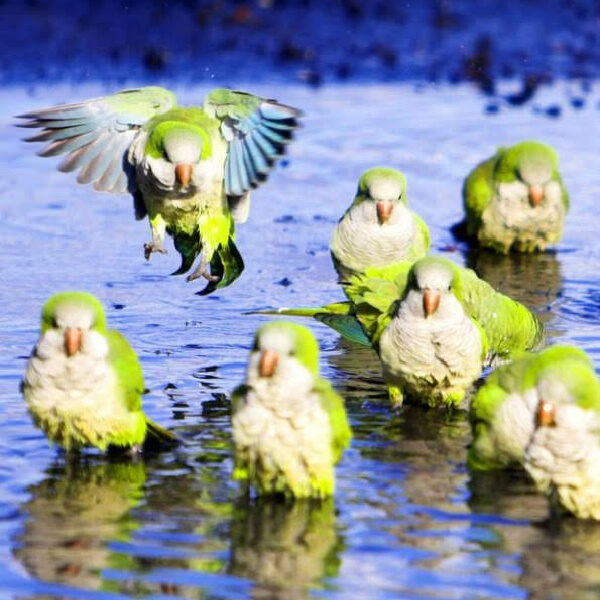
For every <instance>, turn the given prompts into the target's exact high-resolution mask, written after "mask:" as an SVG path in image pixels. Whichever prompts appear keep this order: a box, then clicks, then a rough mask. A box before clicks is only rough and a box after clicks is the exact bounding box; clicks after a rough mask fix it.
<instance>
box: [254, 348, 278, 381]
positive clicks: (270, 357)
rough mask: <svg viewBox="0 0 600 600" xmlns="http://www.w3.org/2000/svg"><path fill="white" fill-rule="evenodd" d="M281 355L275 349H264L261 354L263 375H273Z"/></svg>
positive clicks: (260, 370) (260, 366)
mask: <svg viewBox="0 0 600 600" xmlns="http://www.w3.org/2000/svg"><path fill="white" fill-rule="evenodd" d="M278 360H279V356H278V355H277V352H275V351H273V350H263V352H262V354H261V355H260V364H259V367H258V369H259V372H260V376H261V377H272V375H273V373H275V368H276V367H277V361H278Z"/></svg>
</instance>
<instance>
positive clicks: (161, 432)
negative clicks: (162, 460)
mask: <svg viewBox="0 0 600 600" xmlns="http://www.w3.org/2000/svg"><path fill="white" fill-rule="evenodd" d="M178 444H179V439H178V438H177V436H176V435H175V434H174V433H171V432H170V431H167V430H166V429H164V428H163V427H161V426H160V425H157V424H156V423H153V422H152V421H150V420H147V421H146V439H145V440H144V450H150V451H158V450H164V449H167V448H173V447H175V446H177V445H178Z"/></svg>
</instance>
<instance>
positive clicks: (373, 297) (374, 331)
mask: <svg viewBox="0 0 600 600" xmlns="http://www.w3.org/2000/svg"><path fill="white" fill-rule="evenodd" d="M411 266H412V263H411V262H410V261H402V262H399V263H396V264H394V265H388V266H385V267H370V268H368V269H367V270H366V271H365V272H364V274H360V275H355V276H354V277H352V278H351V280H350V283H349V284H348V285H347V286H346V290H345V291H346V294H347V295H348V297H349V298H350V301H351V302H352V304H353V312H354V314H355V315H356V318H357V320H358V321H359V323H360V324H361V326H362V328H363V330H364V332H365V334H366V335H367V337H368V338H369V340H371V344H372V345H373V346H375V347H377V344H378V342H379V338H380V337H381V334H382V333H383V331H384V329H385V328H386V327H387V326H388V324H389V322H390V321H391V319H392V317H393V314H394V311H395V307H396V302H397V301H398V300H400V299H401V298H402V297H403V295H404V291H405V289H406V283H407V278H408V273H409V271H410V268H411Z"/></svg>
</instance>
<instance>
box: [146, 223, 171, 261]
mask: <svg viewBox="0 0 600 600" xmlns="http://www.w3.org/2000/svg"><path fill="white" fill-rule="evenodd" d="M166 229H167V224H166V223H165V221H164V219H163V218H162V217H161V216H160V214H156V215H154V217H151V218H150V230H151V231H152V241H151V242H149V243H146V244H144V257H145V258H146V260H150V255H151V254H152V253H153V252H159V253H160V254H166V253H167V251H166V250H165V247H164V245H163V242H164V241H165V231H166Z"/></svg>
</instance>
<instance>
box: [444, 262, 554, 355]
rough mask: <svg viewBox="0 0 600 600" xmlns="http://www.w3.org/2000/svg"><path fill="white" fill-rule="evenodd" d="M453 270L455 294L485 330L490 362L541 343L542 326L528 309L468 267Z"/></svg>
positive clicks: (534, 347)
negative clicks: (498, 290)
mask: <svg viewBox="0 0 600 600" xmlns="http://www.w3.org/2000/svg"><path fill="white" fill-rule="evenodd" d="M455 269H456V273H457V275H456V278H455V293H456V296H457V298H458V299H459V300H460V301H461V303H462V305H463V307H464V308H465V310H466V312H467V313H468V314H469V316H470V317H471V318H473V319H474V320H475V321H477V323H478V324H479V325H480V326H481V328H482V329H483V331H484V332H485V335H486V337H487V341H488V344H489V349H488V362H489V363H491V362H493V361H494V360H495V359H508V358H512V357H514V356H517V355H518V354H520V353H522V352H525V351H528V350H535V349H536V348H537V347H538V346H539V345H540V344H541V342H542V340H543V337H544V328H543V326H542V324H541V322H540V321H539V320H538V318H537V317H536V316H535V315H534V314H533V313H532V312H531V311H530V310H529V309H527V308H526V307H525V306H523V305H522V304H521V303H520V302H516V301H515V300H512V299H511V298H509V297H508V296H505V295H504V294H501V293H500V292H497V291H496V290H494V288H493V287H492V286H491V285H489V284H488V283H486V282H485V281H483V280H482V279H479V277H477V275H476V274H475V272H474V271H472V270H471V269H464V268H461V267H455Z"/></svg>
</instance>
